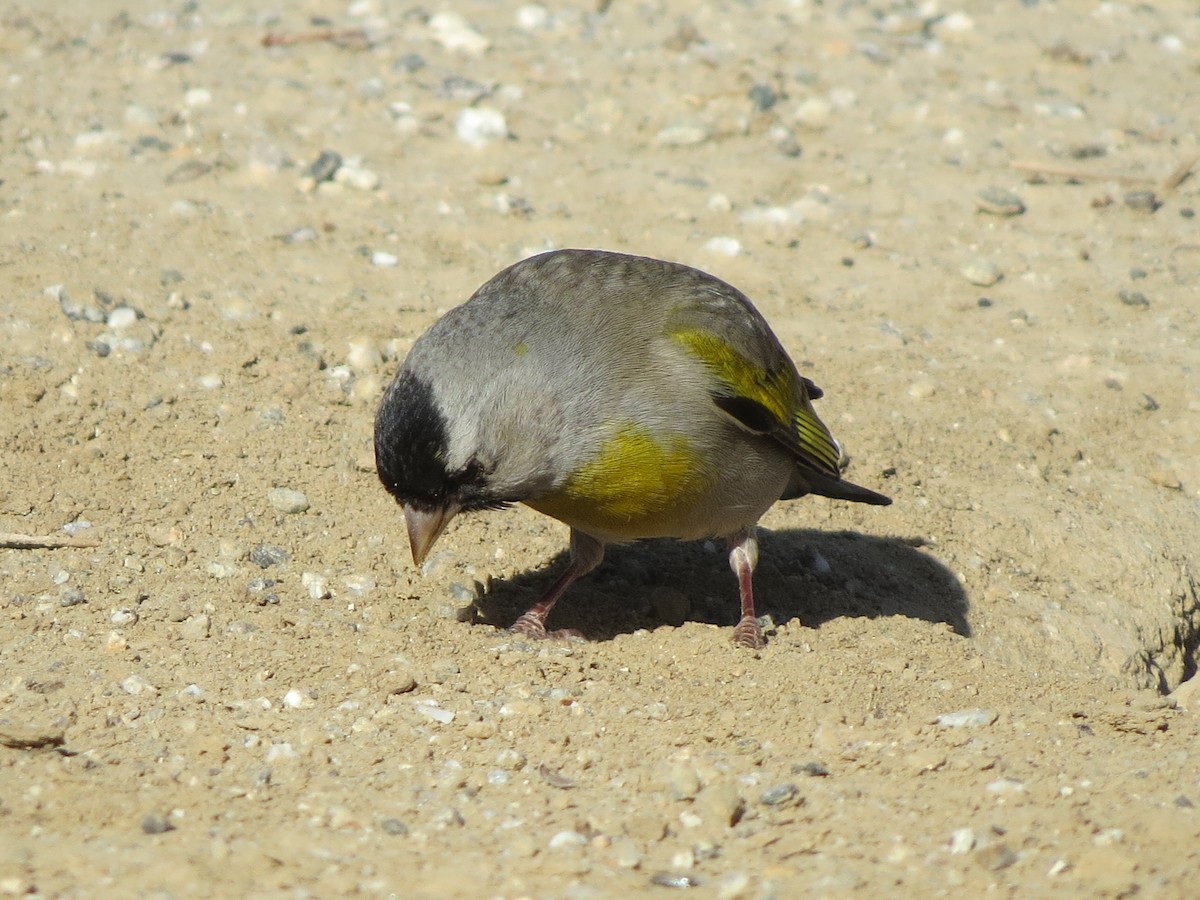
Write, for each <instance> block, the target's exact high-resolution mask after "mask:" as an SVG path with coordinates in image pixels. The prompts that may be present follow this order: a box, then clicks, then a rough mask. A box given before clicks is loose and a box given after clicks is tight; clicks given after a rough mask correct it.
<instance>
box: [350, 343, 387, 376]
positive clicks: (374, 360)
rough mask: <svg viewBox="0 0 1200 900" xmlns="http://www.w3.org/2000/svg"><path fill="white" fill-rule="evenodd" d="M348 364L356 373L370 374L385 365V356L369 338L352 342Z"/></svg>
mask: <svg viewBox="0 0 1200 900" xmlns="http://www.w3.org/2000/svg"><path fill="white" fill-rule="evenodd" d="M346 362H347V363H348V364H349V366H350V368H352V369H353V370H354V371H355V372H370V371H373V370H374V369H376V368H378V367H379V366H380V365H382V364H383V354H382V353H380V352H379V349H378V348H377V347H376V346H375V342H374V341H372V340H370V339H369V338H358V339H356V340H353V341H350V352H349V353H347V354H346Z"/></svg>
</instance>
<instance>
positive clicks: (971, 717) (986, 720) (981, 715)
mask: <svg viewBox="0 0 1200 900" xmlns="http://www.w3.org/2000/svg"><path fill="white" fill-rule="evenodd" d="M997 718H999V714H998V713H996V711H995V710H991V709H963V710H959V711H958V712H950V713H942V714H941V715H940V716H938V717H937V720H936V721H937V724H938V725H940V726H941V727H942V728H979V727H982V726H984V725H991V724H992V723H993V722H995V721H996V719H997Z"/></svg>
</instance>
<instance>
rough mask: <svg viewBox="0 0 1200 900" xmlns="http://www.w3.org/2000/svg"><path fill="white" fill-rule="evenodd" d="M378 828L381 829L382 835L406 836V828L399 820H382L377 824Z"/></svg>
mask: <svg viewBox="0 0 1200 900" xmlns="http://www.w3.org/2000/svg"><path fill="white" fill-rule="evenodd" d="M379 827H380V828H381V829H383V832H384V834H391V835H395V836H396V837H403V836H404V835H406V834H408V826H407V825H405V824H404V823H403V822H402V821H400V820H399V819H384V820H383V821H381V822H380V823H379Z"/></svg>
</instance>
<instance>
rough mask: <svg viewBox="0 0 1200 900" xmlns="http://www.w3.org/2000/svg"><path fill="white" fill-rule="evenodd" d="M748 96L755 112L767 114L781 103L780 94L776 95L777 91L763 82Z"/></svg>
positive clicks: (751, 90)
mask: <svg viewBox="0 0 1200 900" xmlns="http://www.w3.org/2000/svg"><path fill="white" fill-rule="evenodd" d="M746 96H748V97H749V98H750V102H751V103H753V104H754V111H755V112H766V111H767V110H768V109H770V108H771V107H773V106H774V105H775V104H776V103H778V102H779V94H777V93H775V89H774V88H773V87H771V86H770V85H769V84H762V83H761V82H760V83H759V84H756V85H754V87H752V88H750V91H749V93H748V94H747V95H746Z"/></svg>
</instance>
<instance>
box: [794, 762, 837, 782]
mask: <svg viewBox="0 0 1200 900" xmlns="http://www.w3.org/2000/svg"><path fill="white" fill-rule="evenodd" d="M792 774H793V775H807V776H809V777H810V778H825V777H827V776H828V775H829V767H828V766H826V765H825V764H824V763H819V762H806V763H797V764H796V765H794V766H792Z"/></svg>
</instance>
